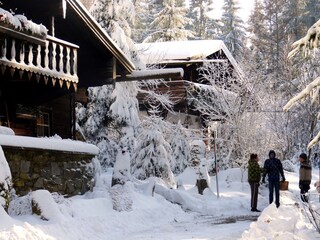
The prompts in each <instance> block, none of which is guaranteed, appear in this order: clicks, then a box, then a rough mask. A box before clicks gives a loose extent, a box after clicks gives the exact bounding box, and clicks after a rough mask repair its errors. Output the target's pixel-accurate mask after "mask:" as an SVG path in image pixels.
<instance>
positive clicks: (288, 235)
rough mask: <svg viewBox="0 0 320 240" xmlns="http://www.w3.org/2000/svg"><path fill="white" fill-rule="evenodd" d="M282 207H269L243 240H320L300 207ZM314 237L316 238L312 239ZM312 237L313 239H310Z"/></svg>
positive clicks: (244, 235) (245, 233) (243, 236)
mask: <svg viewBox="0 0 320 240" xmlns="http://www.w3.org/2000/svg"><path fill="white" fill-rule="evenodd" d="M292 207H293V206H280V207H279V208H276V206H275V205H274V204H271V205H269V206H268V207H267V208H266V209H265V210H264V211H263V212H262V214H261V215H260V217H259V218H258V220H257V222H253V223H252V224H251V225H250V229H249V230H248V231H245V232H244V233H243V234H242V238H241V239H242V240H251V239H279V240H280V239H288V240H289V239H292V240H295V239H319V236H316V235H315V233H314V229H313V227H312V224H311V223H307V222H306V219H305V217H304V215H303V214H302V211H300V210H299V209H298V205H296V206H294V207H295V208H296V209H292ZM312 235H313V236H314V238H312ZM310 237H311V238H310Z"/></svg>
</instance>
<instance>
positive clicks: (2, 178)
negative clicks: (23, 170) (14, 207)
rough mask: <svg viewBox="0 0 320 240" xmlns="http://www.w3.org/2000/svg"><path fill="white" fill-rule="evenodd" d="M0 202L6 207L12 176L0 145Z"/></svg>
mask: <svg viewBox="0 0 320 240" xmlns="http://www.w3.org/2000/svg"><path fill="white" fill-rule="evenodd" d="M0 169H1V171H0V204H1V205H2V206H3V207H4V209H8V206H9V201H10V191H11V189H12V177H11V171H10V167H9V164H8V162H7V159H6V157H5V155H4V152H3V150H2V147H1V146H0Z"/></svg>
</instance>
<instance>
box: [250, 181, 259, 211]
mask: <svg viewBox="0 0 320 240" xmlns="http://www.w3.org/2000/svg"><path fill="white" fill-rule="evenodd" d="M249 184H250V188H251V209H257V204H258V191H259V183H258V182H249Z"/></svg>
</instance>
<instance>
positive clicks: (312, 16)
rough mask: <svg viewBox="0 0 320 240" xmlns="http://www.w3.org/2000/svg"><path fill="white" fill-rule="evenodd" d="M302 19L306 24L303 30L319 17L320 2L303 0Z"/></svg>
mask: <svg viewBox="0 0 320 240" xmlns="http://www.w3.org/2000/svg"><path fill="white" fill-rule="evenodd" d="M303 19H304V24H305V25H306V29H305V31H307V30H308V28H310V27H311V26H312V25H313V24H314V23H316V22H317V21H318V20H319V19H320V2H319V1H318V0H308V1H305V8H304V14H303Z"/></svg>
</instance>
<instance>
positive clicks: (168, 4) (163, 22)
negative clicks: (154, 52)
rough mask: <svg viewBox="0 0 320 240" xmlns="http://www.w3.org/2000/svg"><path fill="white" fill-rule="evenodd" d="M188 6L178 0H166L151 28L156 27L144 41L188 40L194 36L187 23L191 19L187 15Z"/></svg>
mask: <svg viewBox="0 0 320 240" xmlns="http://www.w3.org/2000/svg"><path fill="white" fill-rule="evenodd" d="M186 11H187V10H186V8H185V7H184V6H182V7H180V6H178V5H177V3H176V0H164V1H163V8H162V9H161V10H160V11H159V12H157V13H156V14H155V18H154V20H153V22H152V23H151V28H153V29H155V30H154V31H153V32H152V33H151V34H150V35H149V36H148V37H147V38H146V39H145V40H144V42H166V41H179V40H187V39H188V38H192V37H193V33H192V32H191V31H190V30H186V29H185V25H186V24H187V23H188V21H190V19H188V18H187V17H186Z"/></svg>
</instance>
